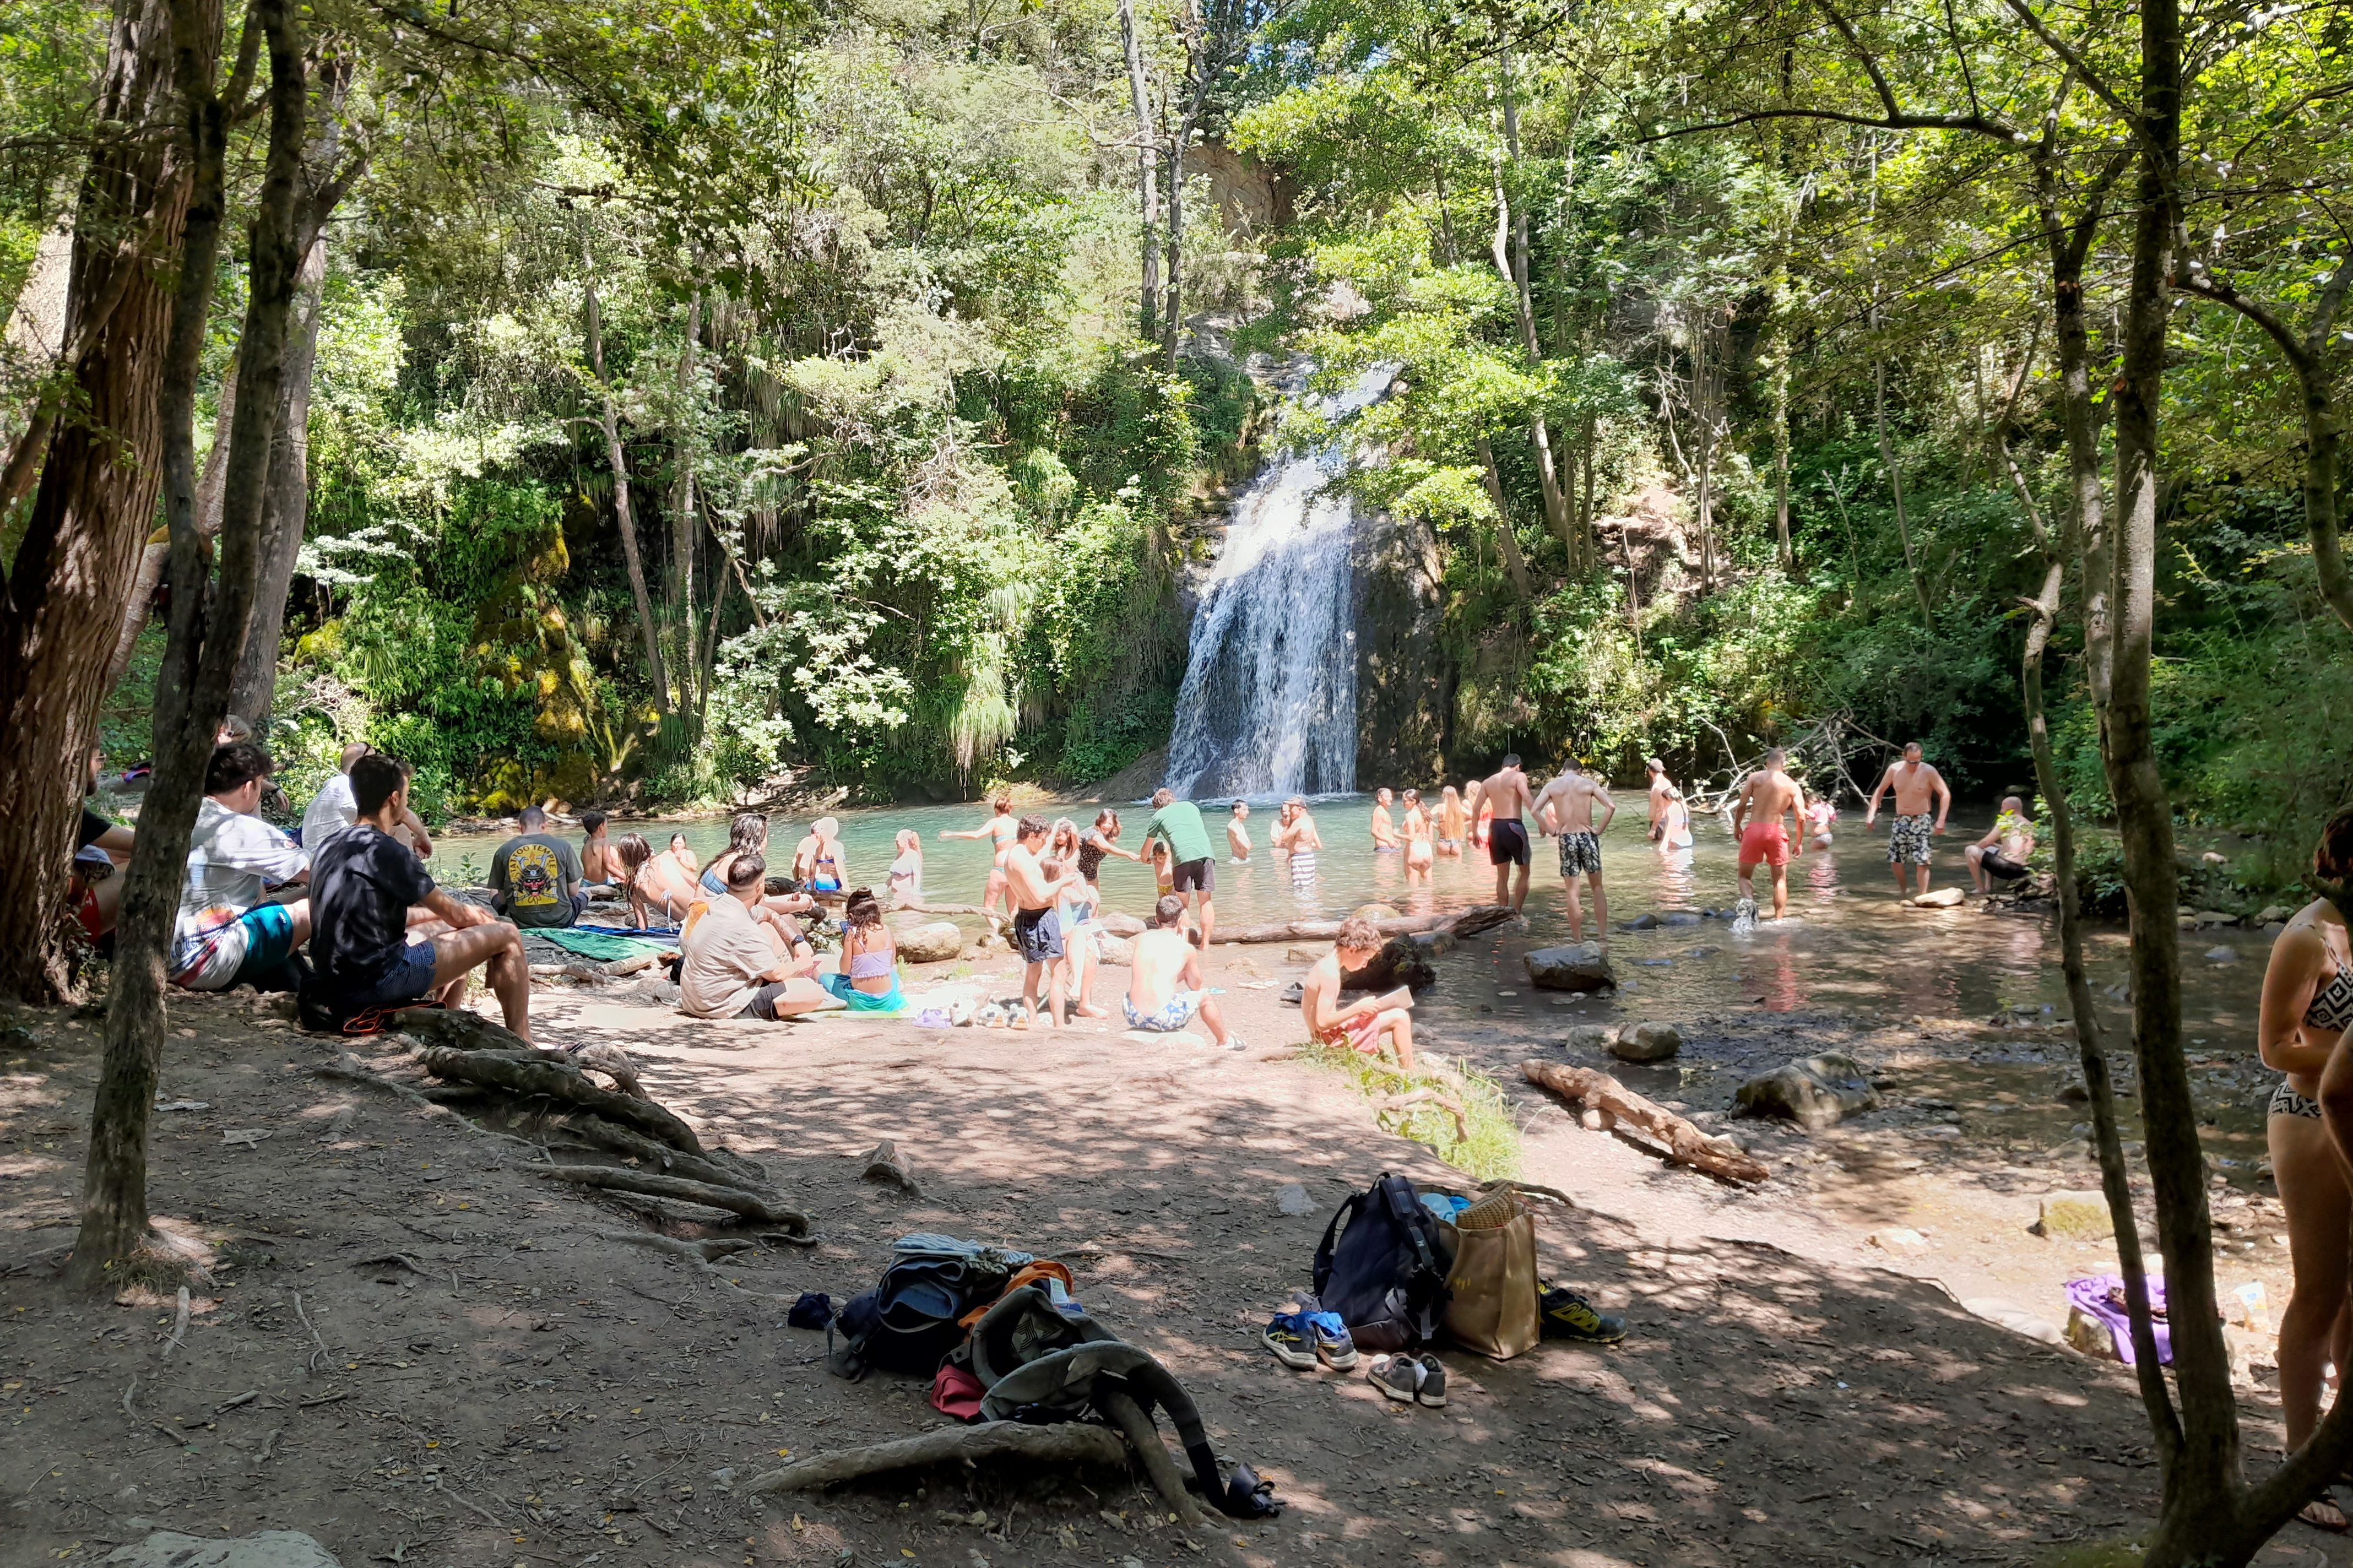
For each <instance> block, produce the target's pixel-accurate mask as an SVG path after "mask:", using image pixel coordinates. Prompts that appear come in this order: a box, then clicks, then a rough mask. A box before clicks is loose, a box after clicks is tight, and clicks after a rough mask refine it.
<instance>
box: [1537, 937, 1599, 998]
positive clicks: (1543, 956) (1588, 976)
mask: <svg viewBox="0 0 2353 1568" xmlns="http://www.w3.org/2000/svg"><path fill="white" fill-rule="evenodd" d="M1520 962H1521V963H1523V964H1524V965H1525V966H1526V968H1527V972H1528V981H1529V984H1533V985H1535V987H1536V988H1537V989H1538V990H1540V991H1599V990H1603V989H1605V988H1606V987H1609V986H1611V985H1615V984H1618V972H1617V971H1616V970H1614V969H1612V968H1610V967H1609V954H1608V953H1606V952H1602V951H1601V944H1600V943H1599V942H1587V943H1585V944H1584V945H1583V946H1581V947H1539V948H1534V949H1531V950H1530V951H1529V952H1525V953H1524V954H1522V955H1521V958H1520Z"/></svg>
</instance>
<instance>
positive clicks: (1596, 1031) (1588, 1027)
mask: <svg viewBox="0 0 2353 1568" xmlns="http://www.w3.org/2000/svg"><path fill="white" fill-rule="evenodd" d="M1617 1042H1618V1031H1617V1030H1615V1029H1612V1028H1609V1027H1608V1026H1605V1025H1601V1024H1579V1025H1577V1026H1576V1027H1575V1028H1573V1029H1571V1030H1569V1032H1568V1038H1567V1040H1566V1041H1564V1042H1563V1043H1564V1044H1565V1045H1567V1047H1568V1048H1569V1049H1570V1050H1572V1051H1606V1050H1608V1049H1609V1047H1612V1046H1613V1045H1615V1044H1617Z"/></svg>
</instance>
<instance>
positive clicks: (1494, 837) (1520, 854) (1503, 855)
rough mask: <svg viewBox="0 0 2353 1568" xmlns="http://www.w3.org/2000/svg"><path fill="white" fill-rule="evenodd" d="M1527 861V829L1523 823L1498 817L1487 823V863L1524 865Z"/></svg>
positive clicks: (1492, 864) (1494, 864) (1493, 864)
mask: <svg viewBox="0 0 2353 1568" xmlns="http://www.w3.org/2000/svg"><path fill="white" fill-rule="evenodd" d="M1527 863H1528V830H1527V826H1526V825H1525V824H1524V823H1520V822H1507V821H1503V820H1501V819H1498V820H1496V821H1494V822H1491V823H1489V824H1488V825H1487V864H1489V865H1490V866H1525V865H1526V864H1527Z"/></svg>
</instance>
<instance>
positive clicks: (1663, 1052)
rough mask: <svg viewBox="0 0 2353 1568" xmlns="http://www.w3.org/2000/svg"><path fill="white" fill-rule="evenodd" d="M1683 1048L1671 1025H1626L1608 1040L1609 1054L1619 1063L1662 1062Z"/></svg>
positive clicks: (1681, 1034) (1679, 1030) (1681, 1033)
mask: <svg viewBox="0 0 2353 1568" xmlns="http://www.w3.org/2000/svg"><path fill="white" fill-rule="evenodd" d="M1682 1049H1683V1031H1682V1030H1681V1029H1678V1028H1676V1027H1675V1026H1673V1025H1672V1024H1628V1025H1625V1026H1622V1027H1620V1029H1619V1031H1618V1032H1617V1034H1615V1035H1614V1036H1612V1037H1610V1040H1609V1054H1610V1055H1611V1056H1613V1057H1616V1058H1618V1059H1619V1060H1620V1061H1621V1062H1662V1061H1665V1060H1667V1059H1668V1058H1671V1057H1672V1056H1673V1055H1674V1054H1675V1053H1676V1052H1678V1051H1680V1050H1682Z"/></svg>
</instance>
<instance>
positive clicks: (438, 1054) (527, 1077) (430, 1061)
mask: <svg viewBox="0 0 2353 1568" xmlns="http://www.w3.org/2000/svg"><path fill="white" fill-rule="evenodd" d="M499 1032H500V1033H501V1034H504V1033H505V1032H506V1031H504V1030H503V1029H501V1030H500V1031H499ZM510 1038H512V1037H510ZM517 1044H518V1045H521V1044H522V1042H520V1041H518V1042H517ZM417 1058H418V1059H419V1060H420V1061H421V1062H423V1063H424V1066H425V1070H426V1071H427V1072H429V1073H431V1074H432V1075H433V1076H434V1077H435V1078H438V1079H448V1080H449V1081H450V1082H453V1083H475V1084H481V1085H483V1086H485V1087H487V1088H491V1089H504V1090H506V1091H507V1092H508V1093H510V1094H513V1095H518V1096H521V1097H522V1098H525V1099H528V1098H530V1097H531V1096H533V1095H543V1096H545V1097H546V1098H547V1099H549V1100H558V1101H561V1102H563V1103H565V1104H568V1105H576V1106H579V1107H581V1108H582V1109H584V1110H593V1111H595V1112H596V1114H597V1115H599V1116H602V1117H604V1118H605V1119H606V1120H607V1121H613V1122H617V1123H619V1124H620V1125H621V1126H624V1127H628V1128H630V1129H633V1130H634V1131H638V1132H642V1133H644V1134H646V1135H647V1136H648V1137H649V1138H654V1139H658V1140H659V1141H660V1142H664V1143H667V1144H669V1145H670V1147H671V1148H673V1149H676V1150H678V1151H679V1152H681V1153H685V1154H700V1153H702V1152H703V1150H702V1140H701V1139H699V1138H697V1137H696V1136H695V1135H694V1129H693V1128H691V1127H689V1126H688V1125H687V1124H686V1123H685V1122H683V1121H680V1120H679V1118H678V1117H677V1116H676V1115H674V1114H673V1113H672V1112H670V1110H667V1109H665V1108H664V1107H662V1106H659V1105H657V1104H655V1103H654V1102H653V1101H652V1100H632V1099H630V1098H629V1097H628V1095H626V1094H616V1093H615V1092H613V1091H612V1090H611V1089H600V1088H598V1087H597V1086H596V1084H593V1083H591V1082H589V1081H588V1078H587V1075H586V1074H585V1073H583V1072H582V1071H581V1070H580V1069H579V1068H578V1067H576V1066H575V1065H574V1064H573V1063H571V1062H570V1061H568V1060H566V1059H565V1058H564V1057H563V1054H562V1053H561V1052H549V1053H542V1052H538V1051H534V1050H533V1049H531V1048H530V1047H528V1046H524V1047H522V1049H520V1050H466V1049H461V1048H459V1047H453V1046H442V1045H430V1044H428V1045H426V1046H424V1047H422V1048H421V1049H419V1050H418V1052H417Z"/></svg>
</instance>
